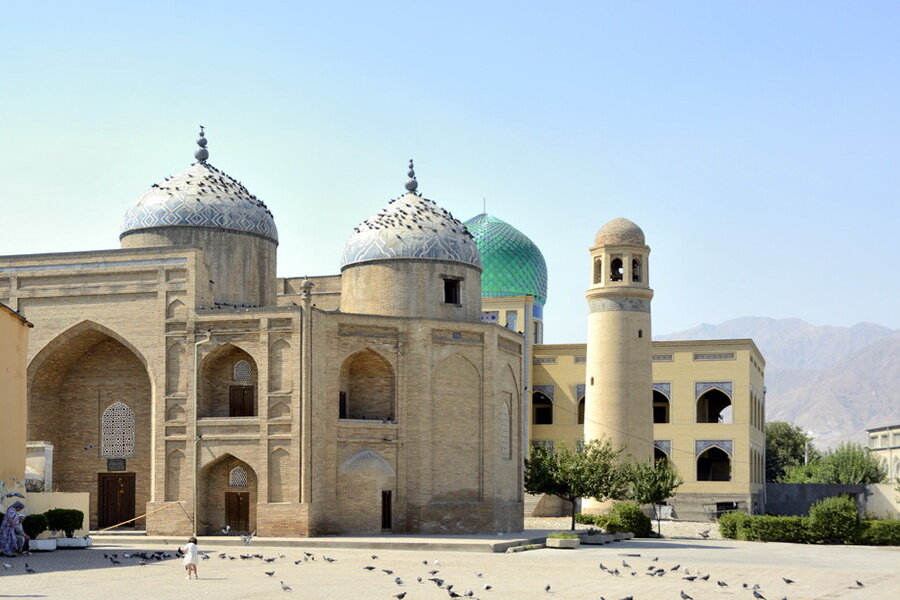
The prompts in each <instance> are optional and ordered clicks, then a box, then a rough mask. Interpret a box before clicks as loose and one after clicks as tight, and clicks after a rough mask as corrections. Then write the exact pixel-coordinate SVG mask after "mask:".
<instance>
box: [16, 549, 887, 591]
mask: <svg viewBox="0 0 900 600" xmlns="http://www.w3.org/2000/svg"><path fill="white" fill-rule="evenodd" d="M378 539H379V540H382V541H383V540H385V539H386V538H378ZM387 539H389V538H387ZM435 542H436V545H435V547H434V549H430V548H426V549H422V550H392V549H385V548H380V549H378V550H369V549H359V548H357V549H350V548H308V549H307V548H303V547H302V546H300V547H272V546H266V545H265V542H264V541H261V540H259V541H255V542H254V543H252V544H251V545H250V546H234V545H218V546H217V545H216V544H214V543H212V542H209V541H205V540H201V550H203V551H205V552H207V553H208V555H209V556H210V558H209V559H208V560H202V561H201V562H200V565H199V574H200V579H199V580H191V581H187V580H185V577H184V571H183V567H182V564H181V560H180V559H178V558H174V557H173V558H171V559H169V560H163V561H159V562H150V563H149V564H147V565H146V566H140V565H139V564H138V562H139V560H138V559H135V558H125V557H124V554H126V553H128V554H131V553H133V552H139V551H142V550H143V551H157V550H162V551H167V552H174V551H175V548H176V546H175V545H174V543H169V544H164V543H158V544H157V543H153V544H143V545H141V544H134V543H132V542H130V541H129V542H117V541H112V542H111V541H110V540H104V541H103V543H102V544H98V546H97V547H94V548H92V549H89V550H58V551H56V552H53V553H46V554H39V553H35V554H33V555H31V556H27V557H19V558H14V559H3V560H2V562H4V563H7V564H10V565H11V566H12V568H11V569H8V568H0V598H48V599H80V598H85V599H88V598H90V599H94V598H102V599H106V598H108V599H110V600H112V599H116V600H121V599H130V598H135V599H144V598H154V599H159V600H165V599H185V598H215V599H216V600H229V599H243V598H271V597H273V595H274V596H276V597H278V596H282V595H285V594H290V595H292V596H294V597H302V598H315V599H317V600H328V599H335V600H336V599H342V600H344V599H354V600H363V599H365V600H368V599H370V598H374V599H379V598H383V599H384V600H391V599H392V598H395V597H396V595H397V594H402V593H404V592H405V593H406V596H405V600H429V599H445V598H449V597H451V594H450V593H449V592H448V591H447V590H446V589H440V588H438V586H437V585H436V584H435V583H434V582H430V581H428V579H429V578H430V577H433V576H436V577H438V578H440V579H442V580H443V581H444V586H445V587H446V586H447V585H452V586H453V587H452V591H453V592H455V593H459V594H461V595H465V594H466V592H467V591H468V590H471V591H472V592H473V595H474V597H476V598H487V599H491V600H526V599H530V598H541V599H544V600H548V599H558V600H563V599H573V600H575V599H591V600H597V599H599V598H605V599H606V600H618V599H621V598H624V597H627V596H633V597H634V600H645V599H646V600H666V599H671V600H680V591H681V590H684V592H685V593H686V594H687V595H689V596H690V597H692V598H694V599H696V600H706V599H715V598H728V599H735V598H736V599H747V600H754V595H753V590H752V589H750V588H744V587H743V584H745V583H746V584H748V586H752V585H753V584H757V585H759V586H760V587H759V589H758V592H759V593H760V595H762V596H763V597H765V598H766V599H769V600H772V599H774V600H781V599H782V598H789V599H790V600H799V599H801V598H808V599H813V598H815V599H831V598H850V599H854V600H857V599H860V600H861V599H864V598H878V599H887V598H898V597H900V548H879V547H862V546H807V545H795V544H777V543H769V544H764V543H753V542H736V541H732V540H677V539H676V540H639V541H627V542H619V543H616V544H609V545H605V546H591V547H584V546H583V547H582V548H580V549H578V550H551V549H537V550H528V551H524V552H518V553H511V554H503V553H489V552H459V551H452V550H447V549H446V545H443V544H439V543H438V542H440V540H439V539H435ZM305 552H308V553H309V554H311V555H312V556H313V557H314V560H312V559H310V560H304V559H305V558H307V559H308V558H309V557H308V556H307V555H306V554H305ZM220 553H225V554H226V555H230V556H235V557H236V558H235V559H233V560H230V559H228V558H220V557H219V555H220ZM241 553H244V554H261V555H262V556H263V557H265V558H274V560H272V561H271V562H264V561H263V560H261V559H259V558H247V559H241V558H239V557H238V555H240V554H241ZM104 554H117V559H118V560H119V561H120V562H121V563H122V564H121V565H114V564H112V563H111V562H110V561H109V560H107V559H105V558H104ZM373 555H375V556H377V558H373ZM326 556H327V557H328V558H332V559H334V561H333V562H329V561H327V560H325V557H326ZM654 559H656V560H654ZM295 561H300V562H299V564H295ZM623 561H624V562H625V563H627V565H629V566H624V565H623ZM26 562H27V563H28V564H29V565H30V566H31V567H33V568H34V570H35V571H36V573H34V574H26V573H25V563H26ZM426 562H427V564H425V563H426ZM601 563H603V564H604V566H606V567H608V568H609V569H610V570H612V569H618V570H619V572H620V573H621V574H620V575H613V574H609V573H608V572H607V571H604V570H602V569H600V567H599V565H600V564H601ZM676 565H681V566H680V568H679V569H678V570H676V571H673V570H671V569H672V568H673V567H675V566H676ZM369 566H371V567H375V569H372V570H367V569H366V568H365V567H369ZM648 567H654V568H664V569H666V572H665V575H663V576H648V575H646V574H645V573H646V572H647V570H648ZM383 570H386V571H383ZM434 570H436V571H438V572H437V573H436V574H435V575H431V574H429V571H434ZM267 571H273V572H274V574H272V575H267V574H266V572H267ZM387 571H390V573H388V572H387ZM632 572H634V573H635V575H632V574H631V573H632ZM478 573H481V574H482V576H479V575H478ZM707 574H708V575H709V579H708V580H706V581H703V580H700V579H699V578H698V579H696V580H694V581H688V580H685V579H684V577H689V576H692V575H699V576H701V577H702V576H705V575H707ZM397 577H399V578H400V580H401V581H402V584H398V583H397V582H396V581H395V578H397ZM782 577H787V578H789V579H792V580H795V581H796V583H792V584H787V583H785V582H784V581H783V580H782ZM417 578H422V583H419V582H418V581H417ZM857 580H859V581H860V582H862V583H863V587H858V586H856V581H857ZM281 581H284V582H285V584H287V585H288V586H290V587H291V588H292V590H291V591H282V589H281V584H280V582H281ZM717 581H722V582H724V583H727V587H724V586H720V585H718V584H717ZM485 585H489V586H491V589H490V590H485V589H484V586H485ZM547 585H549V586H550V590H549V591H546V590H545V588H546V586H547ZM285 597H288V596H285Z"/></svg>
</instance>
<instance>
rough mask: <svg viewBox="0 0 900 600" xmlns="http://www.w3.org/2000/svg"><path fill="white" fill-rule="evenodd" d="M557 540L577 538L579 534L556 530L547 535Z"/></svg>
mask: <svg viewBox="0 0 900 600" xmlns="http://www.w3.org/2000/svg"><path fill="white" fill-rule="evenodd" d="M547 537H548V538H553V539H556V540H577V539H578V536H577V535H575V534H574V533H569V532H568V531H556V532H553V533H551V534H550V535H548V536H547Z"/></svg>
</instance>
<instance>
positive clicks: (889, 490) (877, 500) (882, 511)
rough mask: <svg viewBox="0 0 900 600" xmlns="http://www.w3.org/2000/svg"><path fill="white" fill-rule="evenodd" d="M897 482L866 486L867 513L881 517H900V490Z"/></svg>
mask: <svg viewBox="0 0 900 600" xmlns="http://www.w3.org/2000/svg"><path fill="white" fill-rule="evenodd" d="M897 487H898V486H897V484H896V483H875V484H872V485H867V486H866V509H865V512H866V514H870V515H872V516H874V517H876V518H879V519H900V491H897Z"/></svg>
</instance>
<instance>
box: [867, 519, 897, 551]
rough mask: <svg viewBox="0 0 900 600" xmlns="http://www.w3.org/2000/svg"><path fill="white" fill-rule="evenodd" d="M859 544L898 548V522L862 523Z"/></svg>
mask: <svg viewBox="0 0 900 600" xmlns="http://www.w3.org/2000/svg"><path fill="white" fill-rule="evenodd" d="M859 542H860V543H861V544H866V545H868V546H900V521H897V520H893V521H863V522H862V523H861V524H860V532H859Z"/></svg>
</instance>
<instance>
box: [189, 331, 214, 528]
mask: <svg viewBox="0 0 900 600" xmlns="http://www.w3.org/2000/svg"><path fill="white" fill-rule="evenodd" d="M211 340H212V331H207V332H206V338H205V339H202V340H200V341H198V342H194V401H193V405H194V410H193V413H194V469H193V471H194V478H193V479H194V494H193V496H194V497H193V510H194V517H193V519H192V522H193V524H192V527H191V531H192V535H193V536H194V537H197V521H198V520H199V518H198V517H199V512H198V509H197V507H198V505H199V502H198V499H197V489H198V485H197V477H198V474H199V473H198V471H199V467H198V465H199V462H200V439H201V437H202V436H201V435H200V432H199V430H198V427H197V407H198V405H199V402H198V401H197V398H198V397H199V395H200V364H199V362H200V346H201V345H203V344H208V343H209V342H210V341H211Z"/></svg>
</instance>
